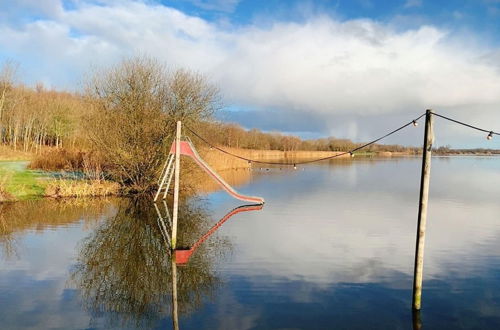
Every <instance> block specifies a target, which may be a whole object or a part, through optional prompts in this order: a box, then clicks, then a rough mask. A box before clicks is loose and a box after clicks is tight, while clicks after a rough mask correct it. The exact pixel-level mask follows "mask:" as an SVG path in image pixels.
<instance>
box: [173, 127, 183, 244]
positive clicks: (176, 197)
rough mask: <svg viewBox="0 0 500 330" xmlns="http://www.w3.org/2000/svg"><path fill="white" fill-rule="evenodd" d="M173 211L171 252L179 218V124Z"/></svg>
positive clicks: (176, 142) (175, 238) (176, 143)
mask: <svg viewBox="0 0 500 330" xmlns="http://www.w3.org/2000/svg"><path fill="white" fill-rule="evenodd" d="M174 172H175V173H174V176H175V182H174V211H173V215H172V250H175V247H176V244H177V217H178V216H179V187H180V182H179V181H180V176H181V122H180V121H178V122H177V135H176V137H175V167H174Z"/></svg>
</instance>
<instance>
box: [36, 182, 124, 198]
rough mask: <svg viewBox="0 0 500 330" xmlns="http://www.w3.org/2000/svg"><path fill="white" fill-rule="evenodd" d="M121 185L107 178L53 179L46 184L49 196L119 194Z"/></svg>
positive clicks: (46, 191)
mask: <svg viewBox="0 0 500 330" xmlns="http://www.w3.org/2000/svg"><path fill="white" fill-rule="evenodd" d="M119 193H120V185H119V184H118V183H117V182H113V181H106V180H65V179H56V180H51V181H49V182H48V183H47V185H46V186H45V196H47V197H97V196H110V195H118V194H119Z"/></svg>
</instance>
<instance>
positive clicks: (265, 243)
mask: <svg viewBox="0 0 500 330" xmlns="http://www.w3.org/2000/svg"><path fill="white" fill-rule="evenodd" d="M419 167H420V159H418V158H413V159H406V160H400V161H382V162H366V163H365V162H354V163H353V165H352V166H351V167H345V166H341V167H338V166H333V167H326V166H323V167H321V166H319V167H312V166H311V167H306V169H305V171H303V172H294V175H280V174H279V172H278V171H276V175H274V177H273V176H272V175H271V176H269V177H266V180H262V181H256V182H255V184H254V187H253V189H254V191H259V190H260V191H262V192H265V191H268V192H270V191H272V194H271V193H268V195H265V194H263V195H264V197H265V198H266V201H267V203H266V206H265V208H264V209H263V211H262V212H261V213H260V214H244V215H241V219H240V220H239V221H238V226H231V225H229V226H227V227H226V228H225V230H227V231H228V235H230V236H233V237H234V239H233V241H234V242H235V243H237V244H238V246H237V247H236V249H237V251H238V254H237V256H238V257H237V258H235V260H234V264H232V265H231V266H230V267H231V269H230V270H228V271H230V272H235V273H237V274H239V275H242V276H246V277H247V278H249V279H250V280H251V279H252V278H253V277H254V276H257V275H261V274H264V275H265V276H267V277H272V278H275V279H277V280H278V279H282V280H283V281H289V280H291V281H299V280H300V281H306V282H312V283H315V284H317V285H319V286H325V285H330V284H332V283H343V282H348V283H369V282H384V283H385V282H387V283H390V282H391V281H392V280H393V275H394V274H404V275H405V276H406V277H407V278H408V279H411V277H412V272H413V257H414V246H415V229H416V218H417V207H418V175H419ZM353 169H356V170H355V171H354V170H353ZM497 171H498V161H497V160H495V159H488V160H480V159H477V158H458V159H444V160H442V159H435V160H434V161H433V173H432V179H431V197H430V204H429V207H430V211H429V217H428V232H427V242H426V260H425V276H426V279H430V278H441V277H443V276H444V275H445V274H447V273H449V272H450V271H453V270H454V269H458V268H459V269H460V270H461V271H462V275H461V276H462V277H467V276H472V275H477V274H476V273H477V272H478V269H479V271H480V269H482V267H484V260H485V258H487V257H491V256H493V257H495V256H498V251H499V249H498V248H499V245H498V243H496V242H498V241H499V240H500V231H499V230H496V229H495V228H497V224H498V220H499V217H498V214H500V205H499V204H498V194H499V193H500V185H498V182H499V178H498V175H497V174H496V172H497ZM447 173H450V174H448V175H447ZM353 175H354V176H355V179H354V181H353V177H352V176H353ZM456 177H460V178H461V181H460V185H459V186H458V185H457V186H452V184H455V181H454V180H455V178H456ZM488 178H489V180H488ZM296 187H301V188H300V189H296ZM483 191H489V193H488V194H486V195H483V194H482V192H483ZM479 192H481V194H480V196H479V197H478V196H477V194H478V193H479ZM249 265H251V266H250V267H249ZM228 267H229V266H228ZM248 267H249V268H250V269H248ZM398 276H399V275H398Z"/></svg>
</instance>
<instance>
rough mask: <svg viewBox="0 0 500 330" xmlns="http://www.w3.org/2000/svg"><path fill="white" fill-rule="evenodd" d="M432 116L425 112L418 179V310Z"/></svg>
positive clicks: (415, 300) (415, 299)
mask: <svg viewBox="0 0 500 330" xmlns="http://www.w3.org/2000/svg"><path fill="white" fill-rule="evenodd" d="M433 122H434V118H433V115H432V110H427V111H426V114H425V134H424V148H423V156H422V177H421V181H420V202H419V206H418V225H417V244H416V248H415V269H414V273H413V309H415V310H420V306H421V300H422V278H423V269H424V245H425V226H426V222H427V202H428V199H429V183H430V176H431V155H432V143H433V142H434V132H433V128H432V126H433Z"/></svg>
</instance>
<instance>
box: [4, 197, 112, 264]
mask: <svg viewBox="0 0 500 330" xmlns="http://www.w3.org/2000/svg"><path fill="white" fill-rule="evenodd" d="M115 200H116V199H106V198H103V199H90V200H89V199H65V200H53V199H45V200H35V201H23V202H16V203H0V251H1V252H2V255H3V256H4V258H7V259H10V258H19V257H20V255H19V252H18V250H19V246H18V245H19V244H18V243H17V239H16V234H17V233H21V232H25V231H34V232H37V233H42V232H43V231H44V230H46V229H51V228H56V227H58V226H68V225H70V224H73V223H75V222H77V221H79V220H82V219H84V220H85V224H86V226H91V225H92V224H95V223H96V222H97V221H98V220H99V219H100V218H101V217H103V216H106V215H108V214H110V212H112V208H111V207H110V206H111V205H113V202H114V201H115Z"/></svg>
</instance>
